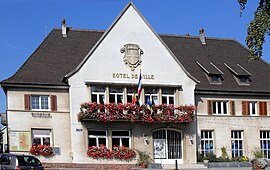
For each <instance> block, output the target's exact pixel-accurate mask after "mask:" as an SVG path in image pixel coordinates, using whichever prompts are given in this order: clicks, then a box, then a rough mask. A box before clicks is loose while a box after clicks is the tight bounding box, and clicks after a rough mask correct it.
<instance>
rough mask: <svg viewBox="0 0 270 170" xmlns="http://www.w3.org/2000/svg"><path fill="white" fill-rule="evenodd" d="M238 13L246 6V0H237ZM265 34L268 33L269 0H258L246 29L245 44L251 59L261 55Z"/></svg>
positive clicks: (269, 22) (269, 33) (269, 30)
mask: <svg viewBox="0 0 270 170" xmlns="http://www.w3.org/2000/svg"><path fill="white" fill-rule="evenodd" d="M238 3H239V4H240V14H241V15H242V13H243V10H244V9H245V7H246V4H247V0H238ZM265 35H268V36H269V35H270V0H260V1H259V5H258V7H257V9H256V11H255V12H254V18H253V20H252V21H250V23H249V26H248V29H247V37H246V44H247V46H248V49H249V51H250V52H251V59H259V58H261V57H262V49H263V44H264V42H265Z"/></svg>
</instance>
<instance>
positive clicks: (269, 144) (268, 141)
mask: <svg viewBox="0 0 270 170" xmlns="http://www.w3.org/2000/svg"><path fill="white" fill-rule="evenodd" d="M260 143H261V151H262V153H263V155H264V157H265V158H267V159H270V131H261V132H260Z"/></svg>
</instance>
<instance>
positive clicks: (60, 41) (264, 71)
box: [1, 29, 270, 93]
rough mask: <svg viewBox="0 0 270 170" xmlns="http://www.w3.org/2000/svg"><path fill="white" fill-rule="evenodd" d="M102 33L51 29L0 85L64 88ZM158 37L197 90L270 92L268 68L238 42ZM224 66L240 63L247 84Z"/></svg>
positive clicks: (269, 69) (185, 37) (167, 36)
mask: <svg viewBox="0 0 270 170" xmlns="http://www.w3.org/2000/svg"><path fill="white" fill-rule="evenodd" d="M103 33H104V31H91V30H76V29H70V30H69V32H68V38H63V37H62V34H61V30H60V29H53V30H52V32H51V33H50V34H49V35H48V36H47V38H46V39H45V40H44V41H43V42H42V44H41V45H40V46H39V47H38V48H37V49H36V51H35V52H34V53H33V54H32V55H31V56H30V57H29V58H28V60H27V61H26V62H25V63H24V64H23V65H22V66H21V68H20V69H19V70H18V71H17V72H16V73H15V74H14V75H13V76H12V77H10V78H8V79H6V80H3V81H2V82H1V84H2V85H3V86H8V85H9V84H34V85H38V84H40V85H59V86H67V84H66V82H64V81H63V79H64V77H65V76H66V75H67V74H68V73H70V72H71V71H72V70H74V69H75V68H76V67H77V66H78V65H79V64H80V63H81V62H82V60H83V59H84V58H85V57H86V55H87V53H88V52H89V51H90V50H91V49H92V48H93V46H94V45H95V44H96V43H97V41H98V40H99V38H100V37H101V36H102V35H103ZM160 37H161V39H162V40H163V41H164V42H165V44H166V45H167V46H168V48H169V49H170V50H171V51H172V53H173V54H174V55H175V56H176V58H177V59H178V60H179V61H180V63H181V64H182V65H183V66H184V67H185V69H186V70H187V71H188V72H189V73H190V74H191V75H192V76H193V77H195V78H196V79H197V80H199V81H200V83H198V85H197V86H196V90H197V91H200V90H210V91H242V92H267V93H270V78H269V77H270V66H269V65H268V64H267V63H266V62H264V61H262V60H259V61H250V60H249V59H248V55H249V52H248V50H246V49H245V48H244V47H243V46H242V45H241V44H239V43H238V42H236V41H234V40H231V39H215V38H206V45H202V44H201V42H200V40H199V37H190V36H176V35H164V34H161V35H160ZM197 62H199V63H201V64H202V65H203V66H205V67H206V68H207V67H209V68H211V69H212V71H215V72H217V70H214V69H213V66H212V65H211V64H210V62H211V63H213V64H214V65H215V66H216V67H217V68H218V69H219V70H220V71H222V73H224V74H223V75H222V78H223V80H222V84H221V85H214V84H210V83H209V81H208V79H207V76H206V74H205V71H204V70H203V69H202V68H201V67H200V66H199V65H198V64H197ZM224 63H226V64H227V65H229V66H233V67H235V66H236V65H237V64H240V65H241V66H242V67H243V68H244V69H246V70H247V71H248V72H249V73H251V74H252V75H251V76H250V79H251V81H252V82H251V83H250V85H249V86H243V85H242V86H240V85H238V84H237V82H236V80H235V78H234V77H233V73H232V71H231V70H229V69H228V68H227V67H226V66H225V64H224ZM239 70H240V71H243V70H241V69H238V71H239ZM240 71H239V72H240ZM241 74H243V73H242V72H241ZM179 78H181V77H179Z"/></svg>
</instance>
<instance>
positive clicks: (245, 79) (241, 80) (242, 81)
mask: <svg viewBox="0 0 270 170" xmlns="http://www.w3.org/2000/svg"><path fill="white" fill-rule="evenodd" d="M234 77H235V79H236V81H237V83H238V85H249V84H250V79H249V76H234Z"/></svg>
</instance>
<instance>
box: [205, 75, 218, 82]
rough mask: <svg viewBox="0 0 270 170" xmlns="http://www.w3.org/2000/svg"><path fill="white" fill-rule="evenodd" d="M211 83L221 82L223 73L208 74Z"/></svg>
mask: <svg viewBox="0 0 270 170" xmlns="http://www.w3.org/2000/svg"><path fill="white" fill-rule="evenodd" d="M207 77H208V80H209V83H210V84H221V75H217V74H213V75H207Z"/></svg>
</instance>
